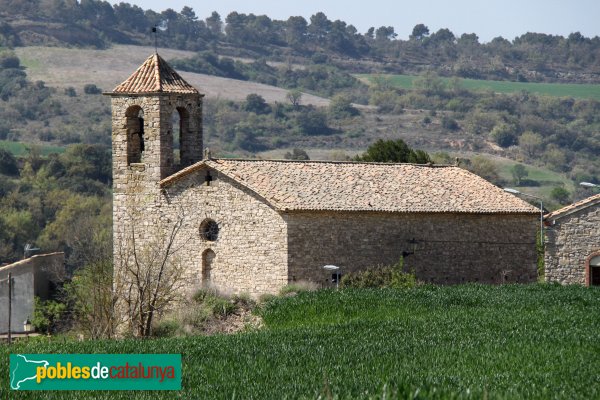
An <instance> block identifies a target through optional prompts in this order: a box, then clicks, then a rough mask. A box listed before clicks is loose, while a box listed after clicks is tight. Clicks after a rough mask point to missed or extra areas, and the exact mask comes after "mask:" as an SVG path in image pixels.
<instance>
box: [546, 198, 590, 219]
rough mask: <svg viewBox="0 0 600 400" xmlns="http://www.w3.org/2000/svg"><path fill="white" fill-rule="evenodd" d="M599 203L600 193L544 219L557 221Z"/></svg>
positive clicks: (554, 212)
mask: <svg viewBox="0 0 600 400" xmlns="http://www.w3.org/2000/svg"><path fill="white" fill-rule="evenodd" d="M598 203H600V193H598V194H596V195H594V196H590V197H587V198H585V199H583V200H579V201H578V202H575V203H573V204H569V205H568V206H565V207H563V208H560V209H558V210H556V211H552V212H551V213H548V214H546V215H545V216H544V219H547V220H555V219H557V218H560V217H563V216H565V215H567V214H569V213H571V212H575V211H578V210H581V209H584V208H587V207H590V206H593V205H595V204H598Z"/></svg>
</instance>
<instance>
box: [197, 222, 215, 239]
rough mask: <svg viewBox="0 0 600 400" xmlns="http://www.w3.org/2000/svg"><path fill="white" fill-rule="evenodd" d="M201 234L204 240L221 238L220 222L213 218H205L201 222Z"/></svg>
mask: <svg viewBox="0 0 600 400" xmlns="http://www.w3.org/2000/svg"><path fill="white" fill-rule="evenodd" d="M200 236H202V239H204V240H208V241H209V242H214V241H215V240H217V239H218V238H219V224H217V223H216V222H215V221H213V220H212V219H205V220H204V221H202V223H201V224H200Z"/></svg>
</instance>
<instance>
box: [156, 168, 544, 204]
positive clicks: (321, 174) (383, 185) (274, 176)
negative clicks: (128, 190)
mask: <svg viewBox="0 0 600 400" xmlns="http://www.w3.org/2000/svg"><path fill="white" fill-rule="evenodd" d="M206 166H208V167H210V168H213V169H215V170H217V171H219V172H221V173H223V174H225V175H226V176H228V177H230V178H231V179H234V180H236V181H237V182H239V183H240V184H242V185H243V186H246V187H247V188H249V189H250V190H252V191H254V192H255V193H257V194H258V195H259V196H261V197H263V198H264V199H265V200H266V201H268V202H269V203H270V204H271V205H272V206H274V207H275V208H277V209H279V210H340V211H388V212H426V213H440V212H453V213H503V214H506V213H519V214H522V213H526V214H530V213H531V214H537V213H538V212H539V209H537V208H535V207H533V206H531V205H530V204H529V203H527V202H525V201H523V200H521V199H519V198H518V197H516V196H514V195H512V194H509V193H506V192H504V191H503V190H502V189H500V188H498V187H496V186H494V185H492V184H491V183H489V182H488V181H486V180H485V179H483V178H480V177H479V176H477V175H475V174H472V173H471V172H468V171H466V170H464V169H462V168H459V167H454V166H427V165H414V164H383V163H357V162H325V161H280V160H274V161H262V160H225V159H216V160H205V161H201V162H199V163H197V164H194V165H192V166H190V167H188V168H186V169H184V170H181V171H179V172H178V173H176V174H174V175H172V176H170V177H167V178H165V179H164V180H162V181H161V182H160V184H161V186H163V187H164V186H168V185H170V184H172V183H174V182H176V181H177V180H179V179H181V178H183V177H185V176H186V175H188V174H190V173H192V172H193V171H195V170H197V169H201V168H206Z"/></svg>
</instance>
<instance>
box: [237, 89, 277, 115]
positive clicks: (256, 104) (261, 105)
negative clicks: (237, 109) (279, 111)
mask: <svg viewBox="0 0 600 400" xmlns="http://www.w3.org/2000/svg"><path fill="white" fill-rule="evenodd" d="M244 110H246V111H248V112H253V113H255V114H268V113H270V112H271V107H269V105H268V104H267V102H266V101H265V99H264V97H262V96H261V95H259V94H256V93H250V94H249V95H248V96H246V102H245V103H244Z"/></svg>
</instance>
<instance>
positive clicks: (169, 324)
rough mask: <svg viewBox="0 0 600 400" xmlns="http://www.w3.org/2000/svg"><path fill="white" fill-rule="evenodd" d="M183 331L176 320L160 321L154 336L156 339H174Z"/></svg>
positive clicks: (153, 333) (154, 330)
mask: <svg viewBox="0 0 600 400" xmlns="http://www.w3.org/2000/svg"><path fill="white" fill-rule="evenodd" d="M180 331H181V325H180V324H179V322H177V321H175V320H165V321H160V322H159V323H157V324H156V325H155V326H154V329H153V330H152V335H153V336H155V337H173V336H177V334H178V333H179V332H180Z"/></svg>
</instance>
